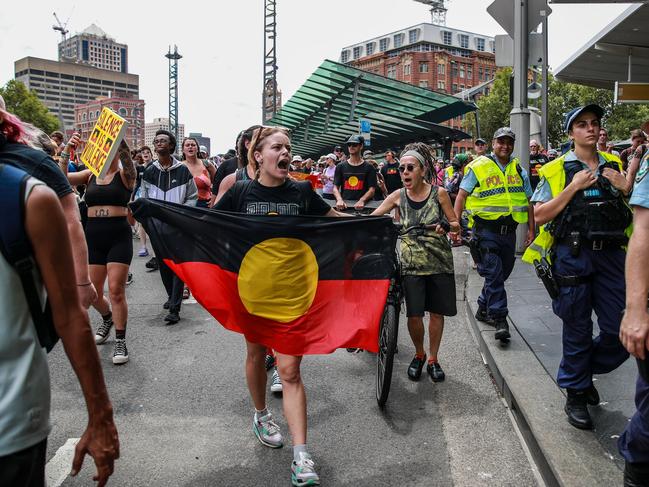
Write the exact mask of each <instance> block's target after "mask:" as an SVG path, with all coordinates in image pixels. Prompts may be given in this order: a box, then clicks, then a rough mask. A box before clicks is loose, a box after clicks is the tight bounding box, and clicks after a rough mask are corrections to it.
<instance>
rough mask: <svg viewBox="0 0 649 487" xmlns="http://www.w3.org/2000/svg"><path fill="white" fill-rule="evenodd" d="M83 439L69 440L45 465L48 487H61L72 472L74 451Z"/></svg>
mask: <svg viewBox="0 0 649 487" xmlns="http://www.w3.org/2000/svg"><path fill="white" fill-rule="evenodd" d="M80 439H81V438H68V441H66V442H65V443H64V444H63V446H62V447H61V448H59V449H58V450H56V454H55V455H54V456H53V457H52V459H51V460H50V461H49V462H47V465H45V482H46V485H47V487H59V485H61V484H62V483H63V482H64V481H65V479H66V478H67V477H68V475H69V474H70V470H72V459H73V458H74V449H75V447H76V446H77V443H79V440H80Z"/></svg>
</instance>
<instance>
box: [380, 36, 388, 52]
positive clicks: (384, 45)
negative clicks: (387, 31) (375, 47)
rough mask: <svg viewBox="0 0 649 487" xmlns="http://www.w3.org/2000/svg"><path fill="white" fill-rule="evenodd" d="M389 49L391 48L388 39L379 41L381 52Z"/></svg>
mask: <svg viewBox="0 0 649 487" xmlns="http://www.w3.org/2000/svg"><path fill="white" fill-rule="evenodd" d="M388 47H390V39H388V38H387V37H386V38H385V39H381V40H380V41H379V51H381V52H383V51H387V50H388Z"/></svg>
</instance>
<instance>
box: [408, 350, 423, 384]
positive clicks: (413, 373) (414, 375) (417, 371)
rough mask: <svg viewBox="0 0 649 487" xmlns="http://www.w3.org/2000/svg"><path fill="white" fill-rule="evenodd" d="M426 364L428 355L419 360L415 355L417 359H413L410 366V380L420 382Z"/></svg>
mask: <svg viewBox="0 0 649 487" xmlns="http://www.w3.org/2000/svg"><path fill="white" fill-rule="evenodd" d="M425 363H426V355H424V356H423V357H421V358H419V357H417V356H416V355H415V358H413V359H412V362H410V365H409V366H408V378H409V379H410V380H419V378H420V377H421V369H423V368H424V364H425Z"/></svg>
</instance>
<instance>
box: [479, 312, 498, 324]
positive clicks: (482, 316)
mask: <svg viewBox="0 0 649 487" xmlns="http://www.w3.org/2000/svg"><path fill="white" fill-rule="evenodd" d="M475 319H476V320H478V321H481V322H482V323H484V324H485V325H489V326H496V325H495V323H494V320H492V319H491V318H490V317H489V315H488V314H487V310H486V309H484V308H478V311H476V312H475Z"/></svg>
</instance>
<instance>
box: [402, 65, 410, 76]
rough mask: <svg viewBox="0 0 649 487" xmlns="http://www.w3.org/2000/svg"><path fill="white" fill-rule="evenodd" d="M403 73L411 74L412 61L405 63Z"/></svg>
mask: <svg viewBox="0 0 649 487" xmlns="http://www.w3.org/2000/svg"><path fill="white" fill-rule="evenodd" d="M403 75H404V76H410V63H408V64H404V65H403Z"/></svg>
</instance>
